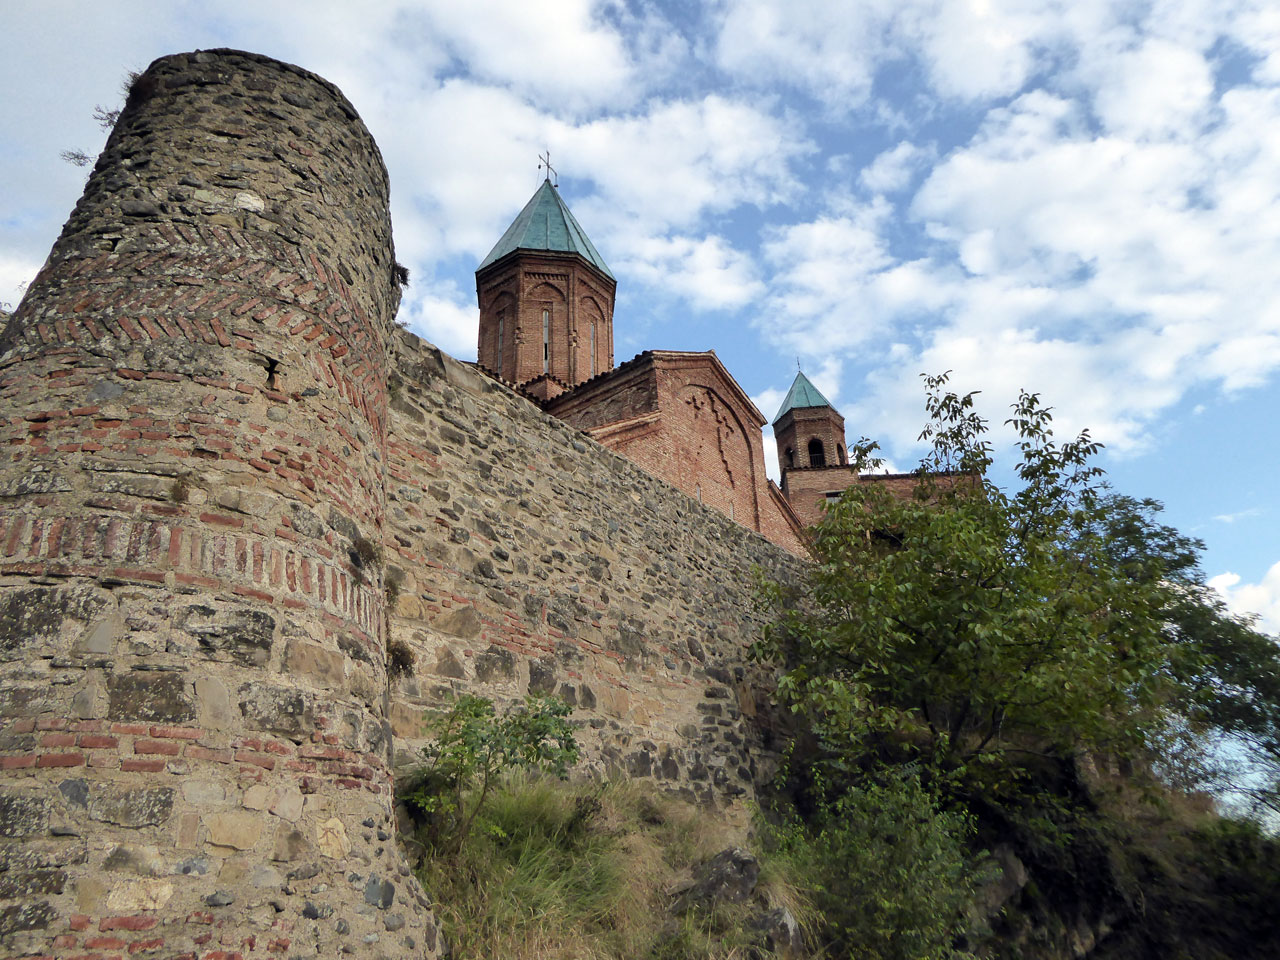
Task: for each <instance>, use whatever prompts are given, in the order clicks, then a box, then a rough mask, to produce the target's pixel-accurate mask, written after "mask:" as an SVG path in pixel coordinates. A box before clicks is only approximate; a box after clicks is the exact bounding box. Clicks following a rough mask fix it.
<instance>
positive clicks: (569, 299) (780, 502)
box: [476, 178, 870, 555]
mask: <svg viewBox="0 0 1280 960" xmlns="http://www.w3.org/2000/svg"><path fill="white" fill-rule="evenodd" d="M616 288H617V281H616V280H615V278H614V276H613V274H612V273H611V272H610V270H609V267H608V265H607V264H606V263H605V261H604V258H603V257H601V256H600V253H599V251H598V250H596V248H595V246H594V245H593V244H592V242H591V240H590V239H589V238H588V237H587V234H586V232H585V231H584V230H583V229H582V227H581V226H580V225H579V223H578V221H577V220H576V219H575V218H574V216H573V214H572V213H571V212H570V210H569V208H568V206H567V205H566V204H565V202H564V200H563V199H562V198H561V197H560V193H559V191H558V190H557V189H556V187H555V186H554V185H553V184H552V183H551V180H550V179H549V178H548V179H546V180H544V181H543V183H542V185H541V186H540V187H539V188H538V190H537V192H535V193H534V195H533V197H532V198H531V199H530V200H529V202H528V203H527V204H525V207H524V209H523V210H521V211H520V214H519V215H518V216H517V217H516V218H515V220H514V221H513V222H512V223H511V226H510V227H508V228H507V230H506V232H505V233H503V235H502V237H501V239H499V240H498V242H497V244H496V245H495V246H494V248H493V249H492V250H491V251H490V252H489V255H488V256H486V257H485V258H484V260H483V261H482V262H481V264H480V267H479V268H478V269H477V270H476V298H477V300H478V302H479V307H480V330H479V341H478V354H477V362H478V365H479V366H480V367H482V368H483V369H484V370H485V371H486V372H487V373H489V374H490V375H492V376H494V377H497V378H498V379H500V380H502V381H504V382H506V383H507V384H509V385H510V386H511V387H513V388H514V389H515V390H517V391H518V392H520V393H521V394H523V395H524V396H525V397H527V398H528V399H529V400H531V401H532V402H534V403H536V404H538V405H539V406H540V407H542V408H543V409H544V410H546V411H547V412H548V413H550V414H552V415H553V416H556V417H558V418H560V419H561V420H563V421H565V422H566V423H569V424H571V425H573V426H575V427H577V428H578V429H580V430H583V431H584V432H586V433H587V434H588V435H589V436H591V437H592V438H593V439H595V440H596V441H597V442H599V443H600V444H602V445H603V446H605V447H608V448H609V449H611V450H614V451H616V452H617V453H620V454H622V455H623V456H625V457H627V458H629V459H630V460H632V461H634V462H635V463H636V464H638V465H639V466H641V467H643V468H644V469H645V470H647V471H649V472H650V473H653V474H655V475H656V476H659V477H662V478H663V479H664V480H667V481H668V482H669V483H671V484H673V485H674V486H676V487H677V488H679V489H680V490H682V491H683V492H685V493H686V494H688V495H689V496H691V497H694V498H696V499H697V500H698V501H700V502H701V503H705V504H707V505H708V506H711V507H714V508H716V509H717V510H719V511H721V512H722V513H724V514H725V515H727V516H728V517H729V518H730V519H732V520H734V521H736V522H737V523H740V524H742V525H743V526H745V527H749V528H750V529H752V530H755V531H756V532H758V533H760V534H762V535H763V536H765V537H766V538H767V539H769V540H771V541H773V542H774V543H776V544H778V545H780V546H782V547H785V548H786V549H788V550H790V551H792V552H793V553H797V554H800V555H804V554H805V553H806V550H805V542H806V538H805V532H804V531H805V528H806V527H808V526H810V525H811V524H813V523H815V522H816V521H817V520H818V519H819V518H820V517H821V515H822V510H823V504H824V503H825V502H826V501H827V500H830V499H834V498H837V497H839V495H840V494H841V493H842V492H843V491H844V490H845V489H846V488H848V487H849V486H850V485H852V484H854V483H857V482H859V480H860V478H859V475H858V474H857V472H856V471H855V470H854V469H853V468H852V467H850V466H849V462H848V453H847V451H846V447H845V436H844V418H843V417H842V416H841V415H840V414H839V412H838V411H836V409H835V408H834V407H832V406H831V404H830V403H829V402H828V401H827V399H826V398H825V397H824V396H823V395H822V394H821V393H820V392H819V391H818V389H817V388H816V387H815V386H814V385H813V384H812V383H810V382H809V379H808V378H807V377H805V375H804V374H803V373H797V374H796V378H795V382H794V383H793V384H792V385H791V389H790V390H789V391H788V392H787V396H786V399H785V400H784V401H783V404H782V407H781V409H780V410H779V411H778V414H777V416H776V417H774V420H773V428H774V436H775V437H776V438H777V443H778V461H779V468H780V473H781V476H782V485H781V486H778V484H776V483H774V482H773V481H772V480H770V479H769V478H768V477H767V476H766V475H765V467H764V445H763V441H762V438H761V428H762V427H763V426H764V425H765V422H766V421H765V418H764V417H763V416H762V415H761V413H760V411H759V410H758V409H756V406H755V404H753V403H752V402H751V399H750V398H749V397H748V396H747V394H746V392H745V391H744V390H743V389H742V388H741V387H740V386H739V385H738V383H737V381H736V380H734V379H733V376H732V375H731V374H730V373H729V371H728V370H726V369H725V367H724V364H722V363H721V362H720V359H719V358H718V357H717V356H716V354H715V351H714V350H707V351H704V352H693V351H684V350H679V351H677V350H646V351H644V352H643V353H641V354H639V355H638V356H635V357H633V358H632V359H630V360H628V361H626V362H625V363H623V364H622V365H620V366H616V367H615V366H614V359H613V308H614V294H615V291H616ZM864 479H870V478H864Z"/></svg>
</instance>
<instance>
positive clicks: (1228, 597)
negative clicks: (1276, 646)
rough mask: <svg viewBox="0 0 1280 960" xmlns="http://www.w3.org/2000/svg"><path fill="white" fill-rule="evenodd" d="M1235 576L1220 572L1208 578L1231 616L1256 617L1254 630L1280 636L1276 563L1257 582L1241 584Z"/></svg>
mask: <svg viewBox="0 0 1280 960" xmlns="http://www.w3.org/2000/svg"><path fill="white" fill-rule="evenodd" d="M1242 580H1243V578H1242V577H1241V576H1240V575H1239V574H1237V573H1223V574H1219V575H1218V576H1216V577H1211V578H1210V579H1209V586H1211V587H1213V588H1214V589H1215V590H1217V591H1218V592H1219V593H1220V594H1222V597H1223V599H1224V600H1225V601H1226V603H1227V607H1228V609H1230V610H1231V612H1232V613H1237V614H1241V615H1243V616H1249V615H1256V616H1257V617H1258V627H1259V628H1260V629H1262V630H1265V631H1266V632H1268V633H1280V563H1276V564H1274V565H1272V567H1271V569H1270V570H1268V571H1267V572H1266V573H1265V574H1263V576H1262V580H1261V581H1259V582H1258V583H1242V582H1241V581H1242Z"/></svg>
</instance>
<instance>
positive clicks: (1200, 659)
mask: <svg viewBox="0 0 1280 960" xmlns="http://www.w3.org/2000/svg"><path fill="white" fill-rule="evenodd" d="M1162 509H1163V507H1162V505H1161V504H1160V503H1159V502H1158V501H1155V500H1150V499H1146V500H1136V499H1134V498H1132V497H1125V496H1120V495H1118V494H1111V495H1109V496H1107V497H1106V498H1105V500H1104V502H1103V512H1102V515H1101V520H1100V532H1101V533H1102V534H1103V535H1104V536H1105V538H1106V542H1107V544H1108V545H1109V549H1110V552H1111V556H1112V558H1113V560H1115V562H1116V563H1117V566H1118V568H1119V569H1120V571H1121V572H1122V573H1123V574H1124V575H1125V576H1126V577H1129V578H1130V579H1132V580H1135V581H1138V582H1141V583H1145V584H1158V585H1160V586H1161V587H1163V588H1164V589H1163V591H1162V594H1161V596H1162V600H1163V606H1162V608H1161V610H1160V612H1159V618H1160V620H1161V622H1162V623H1163V625H1164V631H1165V637H1166V639H1167V641H1168V642H1169V644H1170V648H1171V656H1170V670H1171V672H1172V674H1173V676H1174V677H1175V678H1176V679H1177V681H1178V693H1179V697H1178V702H1177V705H1176V706H1177V710H1178V716H1179V720H1180V722H1179V723H1177V724H1175V725H1174V726H1172V727H1171V730H1170V734H1171V735H1170V736H1169V737H1168V738H1167V740H1168V746H1167V747H1166V750H1165V757H1166V759H1167V760H1169V761H1172V762H1168V763H1166V769H1167V770H1168V771H1169V772H1170V773H1171V774H1176V775H1177V780H1178V782H1180V783H1184V784H1187V785H1190V786H1196V785H1198V784H1199V783H1200V782H1202V781H1203V782H1207V783H1209V784H1211V785H1216V786H1218V787H1223V788H1226V789H1229V790H1231V791H1233V792H1236V793H1243V794H1245V795H1247V796H1249V797H1251V798H1252V799H1253V800H1254V801H1255V802H1256V803H1257V804H1258V805H1260V806H1262V807H1264V808H1269V809H1270V810H1271V811H1272V812H1273V813H1280V789H1277V786H1276V783H1277V780H1278V779H1280V640H1278V639H1277V638H1276V637H1274V636H1269V635H1267V634H1265V633H1262V632H1261V631H1259V630H1258V629H1257V628H1256V626H1255V624H1254V621H1253V620H1252V619H1250V618H1246V617H1240V616H1236V615H1234V614H1232V613H1231V612H1230V611H1229V610H1227V607H1226V604H1225V603H1223V601H1222V598H1221V597H1220V596H1219V595H1218V593H1217V591H1216V590H1214V589H1213V588H1212V587H1210V586H1209V585H1208V584H1207V583H1205V580H1204V573H1203V571H1202V570H1201V568H1200V553H1201V551H1202V550H1203V549H1204V543H1203V542H1202V541H1200V540H1197V539H1195V538H1193V537H1187V536H1184V535H1183V534H1181V533H1179V532H1178V531H1177V530H1175V529H1174V528H1173V527H1170V526H1167V525H1165V524H1162V523H1160V522H1159V520H1158V514H1159V513H1160V511H1161V510H1162ZM1206 744H1215V745H1218V746H1219V750H1218V751H1217V753H1216V755H1210V754H1209V753H1208V752H1207V751H1206V746H1205V745H1206ZM1224 758H1226V759H1227V761H1228V762H1226V763H1224V762H1223V761H1224ZM1231 758H1234V759H1231ZM1259 767H1261V768H1262V773H1263V776H1264V779H1262V780H1259V778H1258V773H1259Z"/></svg>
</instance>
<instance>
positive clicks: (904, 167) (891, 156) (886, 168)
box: [858, 140, 930, 193]
mask: <svg viewBox="0 0 1280 960" xmlns="http://www.w3.org/2000/svg"><path fill="white" fill-rule="evenodd" d="M929 155H930V151H927V150H924V149H923V148H921V147H917V146H916V145H915V144H913V143H909V142H908V141H906V140H903V141H902V142H901V143H899V144H898V145H897V146H896V147H894V148H893V149H892V150H886V151H884V152H883V153H881V154H880V155H879V156H877V157H876V158H875V159H874V160H873V161H872V162H871V163H869V164H868V165H867V166H866V167H865V168H863V170H862V173H861V174H859V176H858V180H859V182H861V184H862V185H863V186H864V187H866V188H867V189H868V190H870V191H872V192H873V193H897V192H898V191H899V190H902V189H903V188H904V187H906V186H907V185H908V184H909V183H910V182H911V178H912V175H913V174H914V173H915V171H916V170H917V169H918V168H919V167H920V165H921V164H922V163H924V162H925V161H926V160H927V159H928V157H929Z"/></svg>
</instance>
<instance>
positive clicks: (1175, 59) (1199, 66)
mask: <svg viewBox="0 0 1280 960" xmlns="http://www.w3.org/2000/svg"><path fill="white" fill-rule="evenodd" d="M1095 69H1098V67H1097V66H1095ZM1098 73H1099V76H1098V77H1097V79H1096V80H1095V87H1096V90H1097V93H1096V95H1095V97H1094V107H1095V110H1096V111H1097V113H1098V116H1099V118H1100V119H1101V121H1102V125H1103V128H1104V129H1105V130H1106V131H1107V132H1109V133H1114V134H1118V135H1120V136H1125V137H1131V138H1135V139H1147V138H1164V137H1173V136H1183V137H1185V136H1187V135H1189V134H1194V133H1197V132H1198V131H1199V129H1200V127H1202V126H1203V124H1204V121H1205V119H1206V118H1205V111H1206V110H1207V109H1208V108H1209V104H1210V96H1211V94H1212V93H1213V74H1212V71H1211V70H1210V68H1209V63H1208V61H1207V60H1206V59H1205V58H1204V56H1203V55H1202V54H1201V53H1200V52H1199V51H1196V50H1190V49H1187V48H1186V47H1182V46H1178V45H1176V44H1173V43H1169V42H1168V41H1165V40H1160V39H1150V40H1148V41H1146V42H1145V43H1143V44H1142V45H1141V46H1139V47H1137V48H1136V49H1134V50H1131V51H1126V52H1125V53H1122V54H1120V55H1118V56H1116V57H1114V58H1111V59H1109V60H1107V61H1106V65H1105V68H1102V69H1098Z"/></svg>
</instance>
